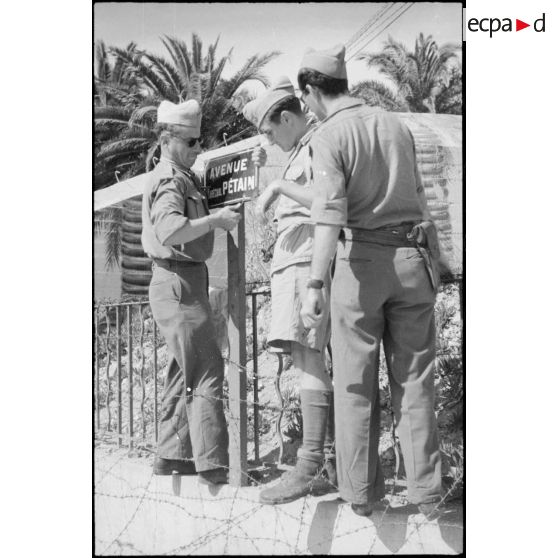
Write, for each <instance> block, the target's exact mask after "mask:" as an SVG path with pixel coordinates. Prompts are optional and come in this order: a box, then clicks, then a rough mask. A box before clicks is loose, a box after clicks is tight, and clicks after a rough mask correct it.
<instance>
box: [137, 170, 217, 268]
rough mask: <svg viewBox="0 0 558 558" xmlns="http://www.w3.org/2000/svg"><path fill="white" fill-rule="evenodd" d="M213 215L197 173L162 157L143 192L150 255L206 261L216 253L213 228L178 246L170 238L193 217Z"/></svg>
mask: <svg viewBox="0 0 558 558" xmlns="http://www.w3.org/2000/svg"><path fill="white" fill-rule="evenodd" d="M206 215H209V208H208V206H207V200H206V198H205V196H204V195H203V194H202V193H201V190H200V185H199V180H198V178H197V177H196V175H195V174H194V173H193V172H191V171H189V170H184V169H181V168H179V167H177V166H176V165H174V164H172V162H171V161H168V160H166V159H162V160H161V161H160V162H159V163H158V164H157V166H156V167H155V168H154V169H153V171H152V172H151V173H149V178H148V182H147V184H146V187H145V190H144V192H143V201H142V224H143V227H142V233H141V243H142V245H143V250H144V252H145V253H146V254H147V255H148V256H149V257H150V258H161V259H171V260H179V261H192V262H204V261H205V260H207V259H208V258H210V257H211V254H212V253H213V241H214V233H213V231H211V232H209V233H207V234H205V235H203V236H201V237H199V238H196V239H195V240H192V241H191V242H187V243H186V244H180V245H175V246H164V243H165V242H166V241H167V239H168V238H169V237H170V236H171V235H172V234H173V233H175V232H176V231H178V230H180V229H181V228H182V227H184V225H185V224H186V223H187V222H188V220H189V219H198V218H200V217H205V216H206Z"/></svg>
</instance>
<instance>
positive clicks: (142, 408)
mask: <svg viewBox="0 0 558 558" xmlns="http://www.w3.org/2000/svg"><path fill="white" fill-rule="evenodd" d="M142 306H143V305H142V303H141V302H140V303H139V304H138V313H139V319H140V340H139V346H140V350H141V363H140V385H141V400H140V414H141V439H142V441H143V442H145V378H144V370H143V369H144V367H145V353H144V352H143V335H144V333H145V324H144V323H143V313H142V311H141V309H142Z"/></svg>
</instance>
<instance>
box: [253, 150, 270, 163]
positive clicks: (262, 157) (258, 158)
mask: <svg viewBox="0 0 558 558" xmlns="http://www.w3.org/2000/svg"><path fill="white" fill-rule="evenodd" d="M252 162H253V163H254V165H256V167H265V164H266V163H267V153H266V151H265V149H264V148H263V147H260V146H258V147H256V148H255V149H254V151H252Z"/></svg>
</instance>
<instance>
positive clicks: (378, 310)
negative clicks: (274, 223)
mask: <svg viewBox="0 0 558 558" xmlns="http://www.w3.org/2000/svg"><path fill="white" fill-rule="evenodd" d="M344 54H345V49H344V47H343V46H338V47H334V48H332V49H330V50H328V51H322V52H316V51H313V50H311V51H308V52H307V53H306V54H305V55H304V57H303V59H302V62H301V65H300V69H299V72H298V84H299V88H300V90H301V92H302V99H303V100H304V102H305V103H306V104H307V105H308V106H309V108H310V109H311V110H312V111H313V112H314V113H315V114H316V115H317V116H318V118H319V119H320V120H322V123H321V124H320V126H319V128H318V129H317V130H316V131H315V132H314V134H313V136H312V138H311V140H310V143H309V148H310V155H311V175H312V181H313V188H314V193H315V197H314V201H313V202H312V207H311V217H312V221H313V222H314V224H315V228H314V248H313V257H312V264H311V273H310V275H311V279H312V281H313V283H312V284H310V285H309V288H308V289H307V291H306V297H305V300H304V303H303V307H302V311H301V315H302V319H303V321H304V323H305V325H306V326H308V327H317V326H319V324H320V321H321V319H322V315H323V308H324V305H325V300H324V292H323V289H321V288H319V287H320V285H321V282H322V281H325V280H326V276H327V270H328V267H329V261H330V259H331V257H332V256H333V254H334V253H335V251H336V250H337V253H336V264H335V275H334V278H333V284H332V290H331V319H332V348H333V366H334V382H335V390H334V399H335V410H336V412H335V430H336V450H337V475H338V482H339V491H340V495H341V497H342V498H343V499H345V500H347V501H348V502H351V504H352V509H353V511H354V512H355V513H357V514H359V515H369V514H370V513H372V505H373V503H374V502H375V501H377V500H379V499H381V498H382V497H383V496H384V494H385V489H384V479H383V475H382V471H381V467H380V461H379V456H378V442H379V437H380V424H379V423H380V404H379V401H380V400H379V385H378V371H379V370H378V369H379V354H380V345H381V344H382V343H383V347H384V352H385V356H386V362H387V367H388V373H389V381H390V387H391V394H392V403H393V407H394V412H395V419H396V426H397V431H398V435H399V439H400V441H401V447H402V451H403V458H404V463H405V470H406V476H407V483H408V500H409V502H411V503H413V504H418V505H419V509H420V511H422V512H423V513H430V512H431V511H432V510H433V508H434V507H435V505H436V501H437V500H438V499H439V497H440V493H441V460H440V452H439V448H438V437H437V425H436V417H435V414H434V360H435V326H434V302H435V297H436V290H437V286H438V285H437V280H438V277H437V272H436V269H435V260H436V256H437V237H436V231H435V228H434V226H433V223H432V222H431V221H429V220H425V217H426V216H428V211H427V208H426V201H425V197H424V192H423V190H422V186H421V184H420V180H419V179H418V172H417V164H416V157H415V152H414V143H413V138H412V136H411V133H410V132H409V130H408V129H407V127H406V126H405V125H404V124H403V123H402V122H401V121H400V120H399V118H398V117H397V115H395V114H391V113H387V112H384V111H382V110H381V109H379V108H377V107H368V106H365V105H364V104H363V103H362V101H360V100H358V99H354V98H351V97H350V96H349V95H348V89H347V73H346V67H345V61H344Z"/></svg>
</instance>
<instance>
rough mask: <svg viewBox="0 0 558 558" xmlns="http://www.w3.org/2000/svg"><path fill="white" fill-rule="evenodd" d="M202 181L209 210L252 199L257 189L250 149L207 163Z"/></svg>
mask: <svg viewBox="0 0 558 558" xmlns="http://www.w3.org/2000/svg"><path fill="white" fill-rule="evenodd" d="M204 180H205V189H206V195H207V200H208V203H209V207H210V208H213V207H219V206H222V205H224V204H226V203H229V202H234V201H235V200H240V199H242V198H252V197H253V196H255V195H256V194H257V189H258V185H257V183H256V168H255V166H254V163H253V162H252V149H247V150H244V151H239V152H237V153H231V154H230V155H223V156H222V157H217V158H215V159H212V160H210V161H208V163H207V166H206V167H205V175H204Z"/></svg>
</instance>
